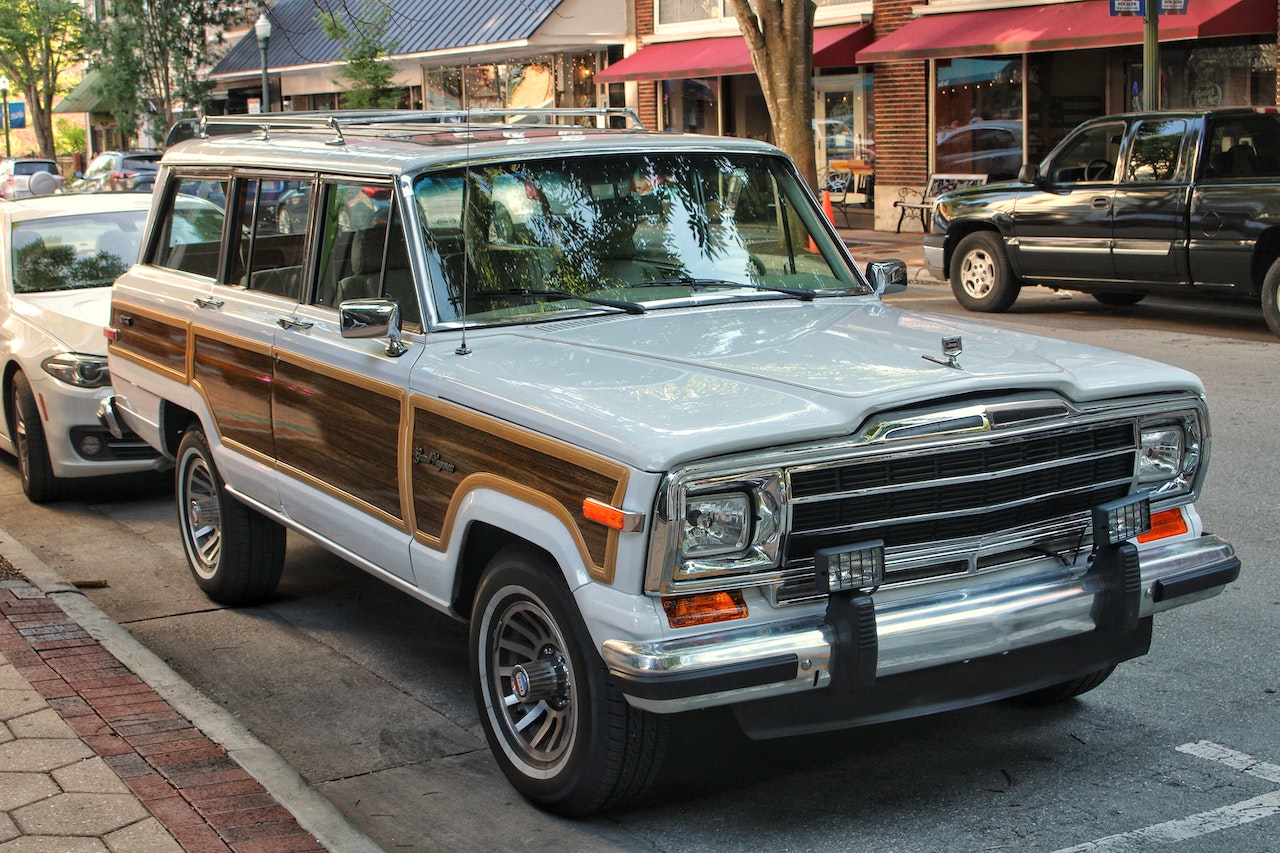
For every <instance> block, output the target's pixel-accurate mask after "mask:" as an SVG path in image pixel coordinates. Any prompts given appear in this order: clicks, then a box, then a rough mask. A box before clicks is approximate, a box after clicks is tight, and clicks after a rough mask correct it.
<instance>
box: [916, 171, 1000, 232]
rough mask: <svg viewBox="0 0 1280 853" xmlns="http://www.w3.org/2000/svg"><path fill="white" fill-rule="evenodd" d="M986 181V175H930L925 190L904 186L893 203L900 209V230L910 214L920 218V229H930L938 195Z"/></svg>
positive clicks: (977, 185)
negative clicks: (934, 204)
mask: <svg viewBox="0 0 1280 853" xmlns="http://www.w3.org/2000/svg"><path fill="white" fill-rule="evenodd" d="M986 182H987V176H986V175H977V174H971V175H930V176H929V182H928V183H927V184H925V187H924V192H921V191H920V190H918V189H915V188H914V187H903V188H902V189H900V190H899V191H898V196H899V198H898V200H897V201H895V202H894V203H893V206H894V207H896V208H898V211H899V213H898V229H897V230H898V232H899V233H901V232H902V222H903V220H904V219H906V218H907V217H908V216H912V217H914V218H916V219H919V220H920V229H921V230H922V231H928V230H929V225H930V217H932V216H933V203H934V201H936V200H937V198H938V196H940V195H942V194H943V193H945V192H947V191H949V190H958V189H960V188H961V187H980V186H982V185H983V184H985V183H986Z"/></svg>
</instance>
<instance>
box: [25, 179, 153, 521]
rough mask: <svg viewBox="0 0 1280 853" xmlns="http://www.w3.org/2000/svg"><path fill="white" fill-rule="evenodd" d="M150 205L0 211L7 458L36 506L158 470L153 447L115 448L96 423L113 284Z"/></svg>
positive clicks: (31, 201)
mask: <svg viewBox="0 0 1280 853" xmlns="http://www.w3.org/2000/svg"><path fill="white" fill-rule="evenodd" d="M150 205H151V197H150V196H149V195H137V194H132V193H106V194H100V195H56V196H44V197H33V198H26V199H22V200H17V201H6V202H0V282H3V286H2V287H0V360H2V361H3V374H0V375H2V376H3V396H2V397H0V400H3V418H4V423H3V429H0V449H4V450H7V451H9V452H10V453H12V454H14V455H15V456H16V457H17V458H18V468H19V471H20V473H21V475H22V488H23V491H24V492H26V494H27V497H28V498H29V499H30V500H32V501H34V502H36V503H43V502H45V501H50V500H55V499H57V498H59V497H60V496H61V495H62V494H63V493H64V491H65V490H66V480H68V479H69V478H74V477H94V476H99V475H106V474H126V473H133V472H140V471H148V470H154V469H156V468H157V467H159V457H158V455H157V454H156V453H155V452H154V451H153V450H151V448H149V447H148V446H147V445H146V444H145V443H144V442H142V441H141V440H139V439H138V438H137V437H136V436H133V435H126V436H125V438H123V439H117V438H114V437H113V436H112V435H111V434H110V433H109V432H108V431H107V430H106V429H105V428H104V427H103V426H102V425H101V424H100V423H99V422H98V417H97V411H98V404H99V401H100V400H101V398H103V397H106V396H109V395H110V393H111V377H110V374H109V373H108V371H107V356H106V343H107V342H106V338H105V337H104V336H103V327H104V326H106V325H107V322H108V318H109V315H110V309H111V284H112V282H114V281H115V279H116V277H117V276H118V275H120V274H121V273H122V272H124V271H125V270H126V269H128V268H129V266H130V265H132V264H133V263H134V261H136V260H137V257H138V249H139V246H140V244H141V240H142V232H143V226H144V224H145V222H146V218H147V209H148V208H149V207H150Z"/></svg>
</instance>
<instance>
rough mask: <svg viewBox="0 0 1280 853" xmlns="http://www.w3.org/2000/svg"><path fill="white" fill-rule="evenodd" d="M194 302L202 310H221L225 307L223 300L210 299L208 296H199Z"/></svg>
mask: <svg viewBox="0 0 1280 853" xmlns="http://www.w3.org/2000/svg"><path fill="white" fill-rule="evenodd" d="M192 301H193V302H195V303H196V304H197V305H199V306H200V307H201V308H221V307H222V305H223V302H222V300H221V299H210V298H209V297H207V296H197V297H196V298H195V299H193V300H192Z"/></svg>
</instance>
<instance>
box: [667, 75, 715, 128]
mask: <svg viewBox="0 0 1280 853" xmlns="http://www.w3.org/2000/svg"><path fill="white" fill-rule="evenodd" d="M662 107H663V126H664V127H665V128H667V129H668V130H679V131H683V132H685V133H710V134H718V133H719V132H720V80H719V79H717V78H712V77H708V78H700V79H686V80H663V81H662Z"/></svg>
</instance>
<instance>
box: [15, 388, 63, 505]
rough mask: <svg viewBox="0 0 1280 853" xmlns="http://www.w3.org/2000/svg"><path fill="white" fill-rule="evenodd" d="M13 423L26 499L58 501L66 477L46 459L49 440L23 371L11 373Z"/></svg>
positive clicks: (61, 494)
mask: <svg viewBox="0 0 1280 853" xmlns="http://www.w3.org/2000/svg"><path fill="white" fill-rule="evenodd" d="M11 402H12V412H13V423H12V425H11V426H12V431H11V434H10V439H11V440H12V441H13V451H14V453H15V454H17V457H18V473H19V475H21V478H22V491H23V492H24V493H25V494H26V496H27V500H29V501H31V502H32V503H36V504H42V503H48V502H49V501H55V500H58V499H59V498H61V497H62V496H63V494H64V493H65V491H66V480H63V479H62V478H60V477H55V476H54V475H53V464H52V463H51V462H50V461H49V443H48V441H46V439H45V434H44V421H42V420H40V409H39V408H38V407H37V406H36V397H35V394H33V393H32V392H31V383H30V382H28V381H27V376H26V374H25V373H21V372H19V373H15V374H14V376H13V400H12V401H11Z"/></svg>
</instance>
